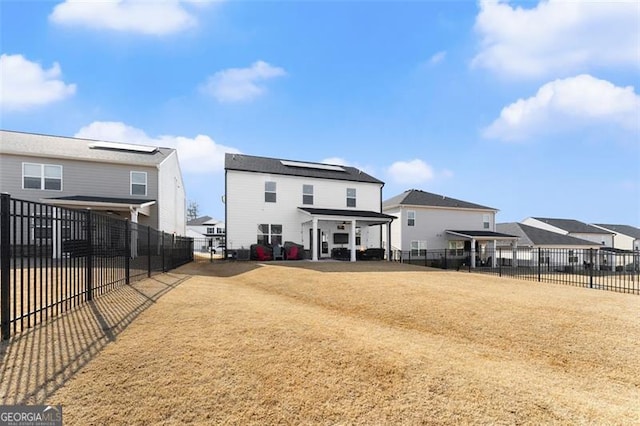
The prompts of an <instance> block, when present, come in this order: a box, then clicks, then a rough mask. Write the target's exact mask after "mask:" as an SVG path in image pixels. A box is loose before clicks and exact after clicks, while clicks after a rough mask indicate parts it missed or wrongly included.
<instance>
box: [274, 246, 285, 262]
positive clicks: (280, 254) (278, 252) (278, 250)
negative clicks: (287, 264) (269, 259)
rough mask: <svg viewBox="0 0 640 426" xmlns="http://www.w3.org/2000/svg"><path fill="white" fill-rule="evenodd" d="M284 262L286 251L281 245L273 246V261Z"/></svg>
mask: <svg viewBox="0 0 640 426" xmlns="http://www.w3.org/2000/svg"><path fill="white" fill-rule="evenodd" d="M278 259H280V260H284V250H283V249H282V246H281V245H280V244H276V245H275V246H273V260H278Z"/></svg>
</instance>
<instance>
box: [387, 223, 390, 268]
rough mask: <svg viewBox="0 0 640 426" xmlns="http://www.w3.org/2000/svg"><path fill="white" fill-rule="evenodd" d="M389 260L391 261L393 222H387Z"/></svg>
mask: <svg viewBox="0 0 640 426" xmlns="http://www.w3.org/2000/svg"><path fill="white" fill-rule="evenodd" d="M386 251H387V262H391V222H388V223H387V247H386Z"/></svg>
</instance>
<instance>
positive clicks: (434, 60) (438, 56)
mask: <svg viewBox="0 0 640 426" xmlns="http://www.w3.org/2000/svg"><path fill="white" fill-rule="evenodd" d="M446 56H447V52H445V51H444V50H443V51H440V52H438V53H435V54H434V55H433V56H431V58H429V64H430V65H437V64H439V63H440V62H442V61H444V58H445V57H446Z"/></svg>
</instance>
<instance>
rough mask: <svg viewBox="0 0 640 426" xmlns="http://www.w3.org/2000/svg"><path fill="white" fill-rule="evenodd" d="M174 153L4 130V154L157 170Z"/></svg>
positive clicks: (0, 148)
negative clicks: (152, 167) (145, 167)
mask: <svg viewBox="0 0 640 426" xmlns="http://www.w3.org/2000/svg"><path fill="white" fill-rule="evenodd" d="M92 146H93V147H92ZM147 148H148V149H147ZM142 150H144V151H142ZM145 151H147V152H145ZM174 151H175V150H174V149H172V148H159V147H150V146H144V145H133V144H121V143H114V142H104V141H97V140H91V139H79V138H70V137H62V136H51V135H40V134H36V133H24V132H14V131H9V130H0V154H13V155H24V156H32V157H48V158H65V159H73V160H88V161H99V162H104V163H118V164H135V165H138V166H157V165H159V164H160V163H162V162H163V161H164V160H165V159H166V158H167V157H168V156H170V155H171V153H173V152H174Z"/></svg>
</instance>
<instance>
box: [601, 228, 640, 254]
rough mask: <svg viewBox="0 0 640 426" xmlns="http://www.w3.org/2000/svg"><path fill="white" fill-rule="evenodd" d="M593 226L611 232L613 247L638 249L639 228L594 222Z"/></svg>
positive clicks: (639, 248)
mask: <svg viewBox="0 0 640 426" xmlns="http://www.w3.org/2000/svg"><path fill="white" fill-rule="evenodd" d="M593 226H595V227H596V228H599V229H602V230H603V231H606V232H611V233H613V244H612V247H613V248H616V249H619V250H631V251H640V229H638V228H636V227H635V226H631V225H613V224H607V223H594V224H593Z"/></svg>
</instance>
